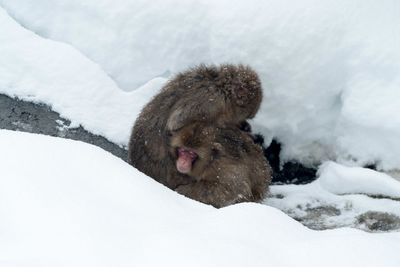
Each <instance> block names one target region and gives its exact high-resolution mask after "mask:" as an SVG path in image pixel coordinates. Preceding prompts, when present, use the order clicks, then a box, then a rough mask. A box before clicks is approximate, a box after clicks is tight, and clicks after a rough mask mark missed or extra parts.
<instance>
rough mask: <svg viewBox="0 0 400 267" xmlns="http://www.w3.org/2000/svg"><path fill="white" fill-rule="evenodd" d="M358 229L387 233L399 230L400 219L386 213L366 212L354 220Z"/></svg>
mask: <svg viewBox="0 0 400 267" xmlns="http://www.w3.org/2000/svg"><path fill="white" fill-rule="evenodd" d="M356 223H357V224H359V225H360V228H362V229H364V230H367V231H371V232H387V231H394V230H399V229H400V217H398V216H396V215H394V214H391V213H386V212H378V211H368V212H365V213H363V214H361V215H359V216H358V217H357V218H356Z"/></svg>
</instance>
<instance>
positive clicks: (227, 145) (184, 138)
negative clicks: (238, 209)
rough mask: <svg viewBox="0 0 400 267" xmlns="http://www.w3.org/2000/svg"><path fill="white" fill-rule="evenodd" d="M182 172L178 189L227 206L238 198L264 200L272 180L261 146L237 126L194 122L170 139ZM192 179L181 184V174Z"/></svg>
mask: <svg viewBox="0 0 400 267" xmlns="http://www.w3.org/2000/svg"><path fill="white" fill-rule="evenodd" d="M169 149H170V151H169V153H170V156H171V157H172V158H173V159H174V162H175V165H176V166H175V169H176V170H177V171H178V173H179V174H178V176H170V177H168V180H170V181H171V182H173V180H175V179H177V182H178V183H176V184H177V187H176V188H175V191H177V192H179V193H181V194H183V195H185V196H187V197H190V198H192V199H195V200H198V201H200V202H203V203H206V204H211V205H213V206H214V207H218V208H219V207H224V206H227V205H231V204H234V203H238V202H250V201H255V202H258V201H261V200H262V199H263V198H264V196H265V194H266V192H267V188H268V185H269V183H270V181H271V168H270V166H269V164H268V162H267V160H266V159H265V157H264V155H263V150H262V148H261V146H259V145H257V144H255V143H254V141H253V137H252V136H251V135H250V134H249V133H247V132H244V131H242V130H240V129H239V128H237V127H228V128H221V127H218V126H215V125H212V124H204V123H192V124H190V125H188V126H185V127H183V128H182V129H180V130H178V131H177V132H174V133H173V134H172V136H171V137H170V141H169ZM182 174H184V175H187V176H189V177H190V179H187V181H190V182H189V183H185V184H179V181H181V175H182Z"/></svg>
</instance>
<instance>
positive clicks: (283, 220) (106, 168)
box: [0, 130, 400, 267]
mask: <svg viewBox="0 0 400 267" xmlns="http://www.w3.org/2000/svg"><path fill="white" fill-rule="evenodd" d="M0 150H1V151H2V153H0V167H1V168H0V169H1V175H0V214H1V218H2V219H1V220H0V262H1V265H2V266H30V267H31V266H174V267H178V266H385V267H390V266H396V267H397V266H398V263H399V261H400V256H399V253H398V252H399V250H400V233H387V234H368V233H365V232H362V231H358V230H353V229H346V228H344V229H337V230H329V231H312V230H309V229H307V228H305V227H304V226H302V225H301V224H300V223H298V222H296V221H294V220H292V219H291V218H290V217H288V216H287V215H285V214H283V213H282V212H280V211H279V210H277V209H275V208H272V207H268V206H265V205H260V204H240V205H234V206H230V207H228V208H223V209H219V210H218V209H214V208H212V207H210V206H206V205H203V204H201V203H197V202H195V201H192V200H190V199H187V198H184V197H183V196H180V195H178V194H176V193H175V192H173V191H170V190H169V189H167V188H165V187H163V186H162V185H160V184H158V183H156V182H155V181H153V180H152V179H150V178H148V177H146V176H145V175H143V174H142V173H140V172H138V171H137V170H135V169H134V168H132V167H131V166H129V165H127V164H126V163H125V162H123V161H121V160H120V159H118V158H115V157H113V156H112V155H111V154H109V153H107V152H105V151H103V150H101V149H99V148H98V147H94V146H91V145H88V144H85V143H82V142H76V141H71V140H65V139H59V138H53V137H47V136H41V135H33V134H26V133H18V132H11V131H5V130H0ZM22 166H23V167H22Z"/></svg>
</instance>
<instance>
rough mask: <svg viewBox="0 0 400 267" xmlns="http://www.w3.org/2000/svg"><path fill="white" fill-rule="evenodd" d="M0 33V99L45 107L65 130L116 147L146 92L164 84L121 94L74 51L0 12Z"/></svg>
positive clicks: (148, 94) (123, 139) (126, 134)
mask: <svg viewBox="0 0 400 267" xmlns="http://www.w3.org/2000/svg"><path fill="white" fill-rule="evenodd" d="M0 28H1V32H2V34H1V35H0V53H1V63H0V93H4V94H7V95H10V96H14V97H19V98H21V99H24V100H28V101H33V102H36V103H38V102H39V103H46V104H49V105H50V106H51V107H52V109H53V110H54V111H57V112H59V113H60V114H61V116H63V117H65V118H68V119H69V120H71V121H72V123H73V125H71V127H75V126H79V125H82V126H83V127H84V128H85V129H87V130H88V131H90V132H92V133H94V134H101V135H103V136H105V137H107V138H108V139H109V140H110V141H112V142H115V143H117V144H120V145H125V144H126V143H127V140H128V138H129V134H130V129H131V127H132V125H133V122H134V121H135V118H136V116H137V115H138V114H139V112H140V110H141V107H142V105H143V104H144V103H146V102H147V101H148V100H149V98H150V97H151V92H154V91H155V90H158V89H159V88H160V87H161V86H162V85H163V84H164V82H165V79H162V78H157V79H153V80H151V81H149V82H148V83H147V84H146V85H144V86H142V87H141V88H139V89H138V90H137V92H136V93H135V94H130V93H127V92H123V91H121V90H119V88H118V87H117V85H116V84H115V83H114V82H113V80H111V79H110V78H109V77H108V76H107V75H106V74H105V73H104V71H103V70H102V69H101V68H100V66H98V65H97V64H95V63H93V62H92V61H90V60H88V59H87V58H86V57H85V56H83V55H82V54H81V53H80V52H79V51H77V50H76V49H75V48H73V47H72V46H70V45H68V44H64V43H60V42H55V41H51V40H48V39H43V38H41V37H39V36H37V35H35V34H33V33H32V32H30V31H27V30H25V29H23V28H22V27H21V26H20V25H18V24H17V23H16V22H15V21H14V20H12V19H11V18H10V17H9V16H8V15H7V14H6V12H5V11H4V10H3V9H1V8H0ZM33 51H34V52H33ZM143 91H146V94H143V93H141V92H143ZM110 122H113V124H115V125H110Z"/></svg>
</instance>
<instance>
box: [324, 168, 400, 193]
mask: <svg viewBox="0 0 400 267" xmlns="http://www.w3.org/2000/svg"><path fill="white" fill-rule="evenodd" d="M319 182H320V184H321V186H322V187H323V188H324V189H325V190H328V191H329V192H332V193H334V194H367V195H372V196H386V197H391V198H397V199H400V182H399V181H397V180H395V179H393V178H392V177H390V176H389V175H386V174H384V173H380V172H376V171H373V170H370V169H366V168H360V167H345V166H343V165H339V164H337V163H334V162H327V163H324V164H323V165H322V166H321V167H320V168H319Z"/></svg>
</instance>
